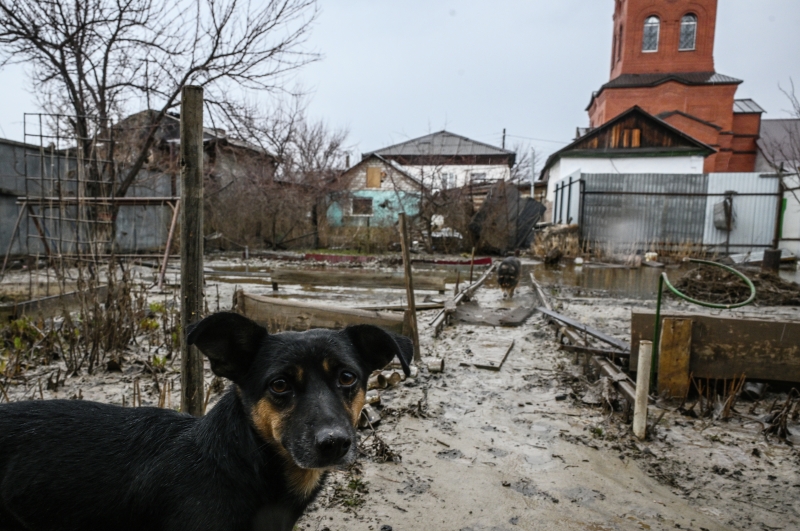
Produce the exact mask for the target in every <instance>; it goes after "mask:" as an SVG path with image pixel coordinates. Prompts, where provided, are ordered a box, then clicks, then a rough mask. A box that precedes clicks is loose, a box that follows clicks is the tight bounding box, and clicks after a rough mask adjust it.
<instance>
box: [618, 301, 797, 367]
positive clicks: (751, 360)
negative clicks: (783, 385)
mask: <svg viewBox="0 0 800 531" xmlns="http://www.w3.org/2000/svg"><path fill="white" fill-rule="evenodd" d="M661 317H662V318H685V319H691V320H692V321H693V324H692V341H691V354H690V357H689V372H691V374H692V375H693V376H694V377H695V378H720V379H724V378H734V377H740V376H741V375H742V374H745V375H746V376H747V378H748V379H756V380H775V381H783V382H800V321H789V320H779V319H778V318H776V317H773V318H770V319H756V318H753V317H747V318H744V317H720V316H716V315H707V314H696V313H693V314H690V313H678V312H669V313H666V314H662V315H661ZM654 324H655V313H654V312H650V311H635V312H632V314H631V361H630V367H631V370H634V371H635V370H636V367H637V363H638V360H639V342H640V341H641V340H642V339H645V340H648V341H652V339H653V325H654Z"/></svg>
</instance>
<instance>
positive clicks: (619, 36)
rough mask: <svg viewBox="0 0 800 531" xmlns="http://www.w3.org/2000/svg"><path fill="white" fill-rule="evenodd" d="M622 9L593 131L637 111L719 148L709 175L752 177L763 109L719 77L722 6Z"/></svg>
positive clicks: (637, 2) (633, 4) (697, 1)
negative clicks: (717, 43)
mask: <svg viewBox="0 0 800 531" xmlns="http://www.w3.org/2000/svg"><path fill="white" fill-rule="evenodd" d="M615 4H616V7H615V10H614V39H613V45H612V52H611V79H610V81H609V82H608V83H606V84H605V85H603V86H602V87H600V90H599V91H597V92H595V93H594V94H593V95H592V101H591V102H590V104H589V107H588V108H587V110H588V111H589V121H590V126H591V127H597V126H599V125H602V124H604V123H606V122H607V121H609V120H611V119H612V118H614V117H615V116H618V115H619V114H621V113H622V112H624V111H626V110H628V109H630V108H631V107H633V106H634V105H638V106H640V107H642V108H643V109H644V110H645V111H647V112H648V113H650V114H653V115H656V116H658V117H659V118H661V119H662V120H665V121H667V122H669V123H670V124H671V125H672V126H674V127H676V128H678V129H680V130H681V131H683V132H684V133H686V134H688V135H690V136H692V137H694V138H696V139H697V140H699V141H701V142H703V143H705V144H708V145H710V146H711V147H713V148H714V149H715V150H716V151H717V153H715V154H713V155H711V156H709V157H708V158H707V159H706V162H705V171H707V172H733V171H735V172H741V171H753V168H754V166H755V157H756V149H757V148H756V143H755V141H756V139H757V138H758V131H759V128H760V124H761V113H762V112H763V109H761V108H760V107H759V106H758V105H756V104H755V102H753V101H752V100H734V95H735V94H736V87H737V86H738V85H739V83H741V82H742V81H741V80H739V79H736V78H732V77H729V76H725V75H722V74H718V73H716V72H715V71H714V32H715V28H716V18H717V0H659V1H657V2H654V1H652V0H615Z"/></svg>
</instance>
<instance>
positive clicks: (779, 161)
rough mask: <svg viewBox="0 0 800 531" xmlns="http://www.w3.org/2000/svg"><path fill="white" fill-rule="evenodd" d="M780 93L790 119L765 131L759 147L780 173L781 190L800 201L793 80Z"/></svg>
mask: <svg viewBox="0 0 800 531" xmlns="http://www.w3.org/2000/svg"><path fill="white" fill-rule="evenodd" d="M789 84H790V87H789V88H788V89H784V88H782V87H780V90H781V92H783V93H784V94H785V95H786V99H787V100H788V101H789V105H790V109H789V115H790V116H791V119H789V120H784V121H781V123H780V124H778V127H776V128H770V129H769V130H767V131H766V132H765V133H764V134H763V135H762V138H761V139H760V141H759V149H760V150H761V152H762V154H763V155H764V158H765V159H766V160H767V161H768V163H769V164H770V166H771V167H772V168H773V169H774V170H775V172H777V173H778V175H780V176H781V180H782V183H783V186H784V189H785V190H787V191H789V192H791V193H792V195H793V196H794V198H795V201H796V202H798V203H800V195H799V192H800V99H798V96H797V94H796V92H795V87H794V82H793V80H789Z"/></svg>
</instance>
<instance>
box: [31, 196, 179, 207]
mask: <svg viewBox="0 0 800 531" xmlns="http://www.w3.org/2000/svg"><path fill="white" fill-rule="evenodd" d="M179 200H180V197H62V198H59V197H28V196H26V197H18V198H17V204H18V205H20V204H22V203H29V204H31V205H37V206H41V205H44V204H47V205H53V204H61V205H87V204H102V205H115V204H117V205H143V206H148V205H163V204H164V203H170V202H173V203H174V202H176V201H179ZM52 208H55V206H53V207H52Z"/></svg>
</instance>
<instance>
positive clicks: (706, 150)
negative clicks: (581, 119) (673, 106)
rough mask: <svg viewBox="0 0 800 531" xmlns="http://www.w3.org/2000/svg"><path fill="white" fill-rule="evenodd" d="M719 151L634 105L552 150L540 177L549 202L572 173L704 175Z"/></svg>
mask: <svg viewBox="0 0 800 531" xmlns="http://www.w3.org/2000/svg"><path fill="white" fill-rule="evenodd" d="M714 152H715V151H714V149H713V148H711V147H710V146H708V145H706V144H704V143H702V142H700V141H698V140H696V139H694V138H692V137H691V136H689V135H687V134H686V133H684V132H682V131H680V130H679V129H676V128H675V127H673V126H672V125H670V124H668V123H667V122H665V121H663V120H661V119H659V118H657V117H655V116H653V115H651V114H649V113H647V112H645V111H644V110H643V109H642V108H641V107H638V106H634V107H631V108H630V109H628V110H627V111H625V112H623V113H622V114H620V115H619V116H617V117H616V118H614V119H612V120H610V121H608V122H606V123H604V124H603V125H601V126H600V127H596V128H594V129H589V130H588V131H587V132H585V133H584V134H583V135H581V136H580V137H578V138H577V139H575V140H574V141H573V142H572V143H571V144H569V145H567V146H565V147H563V148H561V149H560V150H558V151H556V152H555V153H553V154H552V155H550V156H549V157H548V159H547V162H546V163H545V165H544V168H542V171H541V173H540V174H539V182H543V183H546V185H547V194H546V201H547V203H552V201H553V197H554V195H555V188H556V186H557V185H558V184H559V183H560V182H562V181H564V180H568V179H569V178H570V177H573V179H574V180H578V179H579V178H580V174H582V173H597V174H609V173H618V174H629V173H630V174H648V173H657V174H680V175H688V174H697V175H700V174H702V173H703V161H704V160H705V158H706V157H707V156H709V155H711V154H713V153H714ZM550 210H551V208H548V211H550Z"/></svg>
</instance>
